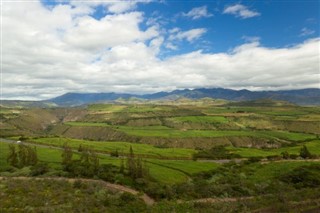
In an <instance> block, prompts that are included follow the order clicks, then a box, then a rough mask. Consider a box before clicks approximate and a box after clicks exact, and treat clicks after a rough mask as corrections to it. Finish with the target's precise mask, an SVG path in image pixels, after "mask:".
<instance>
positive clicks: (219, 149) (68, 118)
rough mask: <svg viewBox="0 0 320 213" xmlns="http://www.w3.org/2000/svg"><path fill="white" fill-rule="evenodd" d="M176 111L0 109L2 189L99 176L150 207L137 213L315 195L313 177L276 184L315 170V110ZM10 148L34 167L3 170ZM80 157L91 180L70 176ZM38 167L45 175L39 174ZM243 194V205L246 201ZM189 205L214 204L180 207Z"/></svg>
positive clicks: (201, 104) (258, 104) (197, 107)
mask: <svg viewBox="0 0 320 213" xmlns="http://www.w3.org/2000/svg"><path fill="white" fill-rule="evenodd" d="M181 103H183V104H177V102H176V103H175V104H172V103H171V102H170V101H167V102H165V101H161V102H154V101H152V102H137V103H134V104H133V103H131V102H130V103H105V104H101V103H99V104H89V105H87V106H81V107H59V108H36V107H20V106H16V107H1V118H2V122H1V125H0V126H1V140H0V147H1V149H0V152H1V154H0V176H1V177H4V178H5V179H3V180H4V181H7V180H11V179H10V177H17V176H18V177H19V176H22V177H30V176H36V177H37V178H41V177H42V178H53V177H67V178H94V179H96V178H98V179H100V180H104V181H107V182H110V183H118V184H121V185H125V186H128V187H131V188H134V189H136V190H138V191H141V192H143V193H146V194H147V195H148V196H150V197H152V199H155V200H156V203H155V204H154V205H153V206H152V207H150V206H149V207H148V206H144V205H146V204H143V202H142V204H141V203H140V204H139V205H142V206H144V207H143V208H145V209H144V210H143V211H147V209H149V211H150V208H152V211H154V212H157V211H159V212H161V210H160V209H161V208H163V206H162V205H163V203H166V204H165V205H169V206H170V208H172V209H175V211H177V212H183V210H181V211H180V210H179V209H184V208H185V207H188V208H192V209H193V210H194V211H201V208H204V206H208V205H209V206H216V207H217V206H219V205H221V203H225V202H226V203H228V205H230V208H232V209H234V210H235V211H237V209H238V210H239V208H240V207H239V206H238V204H240V203H242V204H241V205H245V206H247V207H246V208H252V209H251V210H254V209H256V208H258V207H259V208H269V207H270V204H268V202H270V199H271V197H268V196H269V194H270V195H271V194H277V193H279V190H284V188H286V187H289V188H290V190H293V191H294V193H293V195H294V194H296V196H298V195H299V194H300V193H302V191H303V190H309V191H308V193H309V195H308V196H310V198H312V197H313V196H314V197H316V194H317V190H316V189H318V188H317V187H319V181H320V180H319V178H318V176H311V177H310V178H311V179H310V180H309V179H307V180H302V183H300V184H306V185H305V186H304V187H302V188H301V187H297V186H296V185H295V184H298V183H292V182H290V181H289V180H287V179H284V177H285V176H289V175H290V174H291V173H294V172H297V171H300V170H301V169H302V170H303V168H309V167H310V168H312V169H309V170H307V171H306V172H307V173H308V172H312V171H314V172H318V171H317V169H315V170H314V169H313V168H318V167H319V165H320V162H319V156H320V139H319V134H320V126H319V118H320V108H319V107H305V106H304V107H302V106H296V105H292V104H289V103H286V102H278V101H272V100H264V101H260V100H259V101H251V102H227V101H216V100H214V99H208V98H206V99H203V100H202V99H199V100H197V101H192V100H188V99H185V100H183V101H181ZM16 141H21V142H19V143H16ZM10 144H11V146H14V147H15V149H17V150H19V146H21V144H23V145H24V146H30V147H35V148H34V149H36V152H37V158H38V163H37V164H35V165H33V166H17V167H15V166H12V165H10V163H9V161H8V156H9V155H10V153H12V152H11V151H10V150H11V149H12V148H10V147H9V145H10ZM303 149H306V150H307V151H308V152H307V154H308V155H307V156H304V155H303V154H302V151H301V150H303ZM67 150H69V152H70V153H72V154H71V155H72V161H70V162H69V163H70V165H69V164H68V165H69V166H71V167H70V168H69V169H68V165H66V164H64V163H63V162H64V160H63V156H64V154H65V153H66V152H67ZM86 151H87V152H86ZM85 153H87V154H86V155H88V156H89V157H88V158H87V159H88V161H87V162H88V163H89V162H94V161H92V159H97V160H96V161H97V162H98V167H97V168H96V169H97V170H93V171H96V172H93V173H88V172H85V171H83V172H78V171H77V170H73V169H72V168H73V166H76V165H78V167H77V168H78V170H79V171H82V170H81V168H82V166H83V165H85V164H83V163H84V162H83V158H84V156H85ZM90 156H91V157H90ZM133 156H134V157H133ZM90 159H91V160H90ZM130 159H135V163H137V165H138V162H140V163H139V165H140V167H141V168H143V170H142V173H141V175H139V176H132V174H131V173H130V167H129V164H130V163H129V162H130ZM79 163H80V164H79ZM38 164H40V166H38V167H40V168H38V167H37V165H38ZM73 164H74V165H73ZM41 165H42V167H45V169H44V171H42V170H40V171H41V172H39V169H41V168H42V167H41ZM43 165H44V166H43ZM88 165H89V164H88ZM66 166H67V167H66ZM89 167H90V166H89ZM135 168H138V167H135ZM42 169H43V168H42ZM37 171H38V173H37ZM102 171H103V172H102ZM304 175H306V174H304ZM313 175H316V173H314V174H313ZM307 176H308V174H307ZM15 181H16V180H15ZM26 181H31V180H26ZM239 181H240V182H239ZM288 181H289V182H288ZM310 181H311V182H310ZM0 182H1V181H0ZM305 182H306V183H305ZM44 183H45V182H44ZM17 184H18V183H17ZM86 184H87V183H86ZM199 184H200V185H199ZM239 184H240V185H239ZM308 184H311V185H308ZM311 186H312V188H308V187H311ZM66 187H67V186H66ZM203 187H204V188H203ZM237 187H240V188H237ZM283 187H284V188H283ZM314 187H315V188H314ZM208 190H209V191H208ZM301 190H302V191H301ZM70 193H73V192H70ZM293 195H290V196H289V194H285V196H287V198H286V199H288V202H289V203H286V204H285V205H287V208H292V209H294V205H292V204H291V203H290V202H291V201H290V200H294V199H296V198H294V197H292V196H293ZM248 196H251V197H252V199H251V198H250V199H245V197H248ZM261 196H263V197H264V198H263V199H262V201H263V202H262V201H261V198H259V197H261ZM222 198H227V199H225V200H224V199H222ZM228 198H230V199H228ZM242 198H244V199H242ZM116 199H120V198H116ZM135 199H138V200H139V198H135ZM196 199H200V200H201V199H202V201H203V200H206V199H209V200H210V199H218V201H219V199H220V201H219V202H218V201H216V200H215V201H214V202H202V201H201V202H200V203H199V202H198V201H197V202H196V201H195V202H189V201H190V200H196ZM272 199H274V198H272ZM272 199H271V200H272ZM308 199H309V198H308ZM312 199H313V198H312ZM138 200H137V202H138ZM177 200H179V202H175V201H177ZM235 200H237V202H234V201H235ZM135 202H136V201H135ZM273 202H277V203H278V205H279V207H277V208H281V205H284V204H282V203H281V202H280V200H277V201H273ZM310 202H311V201H310ZM312 202H317V201H312ZM168 203H170V204H168ZM235 203H237V205H235ZM99 205H100V204H99ZM134 205H138V204H134ZM299 205H301V209H304V208H307V205H304V204H303V203H301V204H299ZM190 206H191V207H190ZM112 208H115V209H117V208H118V207H112ZM141 208H142V207H141ZM168 208H169V207H168ZM212 208H213V209H214V208H215V207H212Z"/></svg>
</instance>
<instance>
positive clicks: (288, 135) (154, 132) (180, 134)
mask: <svg viewBox="0 0 320 213" xmlns="http://www.w3.org/2000/svg"><path fill="white" fill-rule="evenodd" d="M197 117H202V116H189V117H176V118H172V119H176V120H179V121H181V122H182V121H192V122H201V121H203V122H216V121H217V122H221V123H224V122H227V119H226V118H224V117H214V116H212V117H211V116H205V117H203V118H197ZM194 120H197V121H194ZM65 124H66V125H70V126H97V127H104V126H105V127H112V128H114V129H115V130H118V131H122V132H124V133H126V134H128V135H134V136H141V137H167V138H170V137H172V138H192V137H230V136H231V137H234V136H248V137H258V138H259V137H262V138H269V139H283V140H288V141H304V140H312V139H315V138H316V136H315V135H313V134H306V133H296V132H288V131H270V130H259V131H258V130H241V131H240V130H188V131H184V130H177V129H172V128H169V127H166V126H142V127H141V126H136V127H134V126H111V125H109V124H107V123H93V122H66V123H65Z"/></svg>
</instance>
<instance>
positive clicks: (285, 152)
mask: <svg viewBox="0 0 320 213" xmlns="http://www.w3.org/2000/svg"><path fill="white" fill-rule="evenodd" d="M281 155H282V158H283V159H289V158H290V155H289V152H287V151H284V152H281Z"/></svg>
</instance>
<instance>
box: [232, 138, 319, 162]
mask: <svg viewBox="0 0 320 213" xmlns="http://www.w3.org/2000/svg"><path fill="white" fill-rule="evenodd" d="M303 145H306V146H307V148H308V150H309V151H310V152H311V154H314V155H320V141H319V140H314V141H310V142H306V143H303ZM301 148H302V144H301V145H298V146H293V147H282V148H279V149H256V148H236V147H227V150H229V151H230V152H232V153H234V154H238V155H240V156H241V157H244V158H248V157H267V156H272V155H281V153H282V152H285V151H287V152H288V153H289V154H296V155H298V154H299V153H300V149H301Z"/></svg>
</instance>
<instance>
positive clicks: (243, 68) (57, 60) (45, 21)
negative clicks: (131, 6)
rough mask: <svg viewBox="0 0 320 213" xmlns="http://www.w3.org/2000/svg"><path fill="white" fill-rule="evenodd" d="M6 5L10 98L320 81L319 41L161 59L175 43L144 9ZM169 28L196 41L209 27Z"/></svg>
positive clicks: (250, 44) (255, 44)
mask: <svg viewBox="0 0 320 213" xmlns="http://www.w3.org/2000/svg"><path fill="white" fill-rule="evenodd" d="M90 8H91V9H90ZM2 10H3V14H2V15H3V22H2V23H3V26H2V34H3V42H2V52H3V60H2V68H3V69H2V70H3V73H2V82H3V84H2V98H5V99H15V98H25V99H47V98H51V97H55V96H57V95H61V94H63V93H65V92H111V91H112V92H130V93H151V92H158V91H170V90H174V89H180V88H199V87H227V88H235V89H242V88H247V89H254V90H262V89H293V88H294V89H296V88H306V87H318V86H319V78H320V74H319V45H320V39H318V38H317V39H311V40H307V41H305V42H304V43H302V44H298V45H296V46H293V47H290V48H278V49H275V48H266V47H263V46H261V44H260V43H259V41H258V40H257V39H251V40H250V39H248V40H247V43H244V44H242V45H239V46H238V47H235V48H233V50H232V51H230V52H227V53H203V52H202V51H201V50H198V51H194V52H190V53H187V54H180V55H176V56H171V57H168V58H166V59H161V58H159V57H158V55H159V53H160V52H161V47H162V46H167V48H173V49H174V48H175V46H174V44H172V43H171V42H170V41H169V42H166V40H165V36H163V35H162V34H161V33H159V31H160V30H161V29H158V28H157V27H152V26H150V27H149V28H147V29H144V30H142V28H141V27H140V25H141V24H142V23H143V21H144V20H145V17H144V15H143V14H142V13H140V12H133V11H131V12H126V13H117V14H109V15H105V17H102V18H101V19H99V20H97V19H94V18H93V17H91V15H90V14H92V12H93V11H92V7H86V6H85V5H82V4H79V5H77V6H70V5H67V4H64V5H57V6H55V7H53V8H51V9H47V8H45V7H44V6H43V5H42V4H41V3H40V2H38V3H36V2H32V3H30V2H28V3H21V2H19V4H17V3H10V2H6V3H3V8H2ZM123 26H126V29H123V28H124V27H123ZM168 33H169V34H170V35H172V36H173V37H172V41H174V40H187V41H194V40H195V39H197V38H199V37H200V36H201V35H203V33H205V29H201V28H199V29H193V30H189V31H181V30H180V29H178V28H176V29H172V30H171V31H170V32H168ZM169 43H171V45H172V46H171V47H170V45H169Z"/></svg>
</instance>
